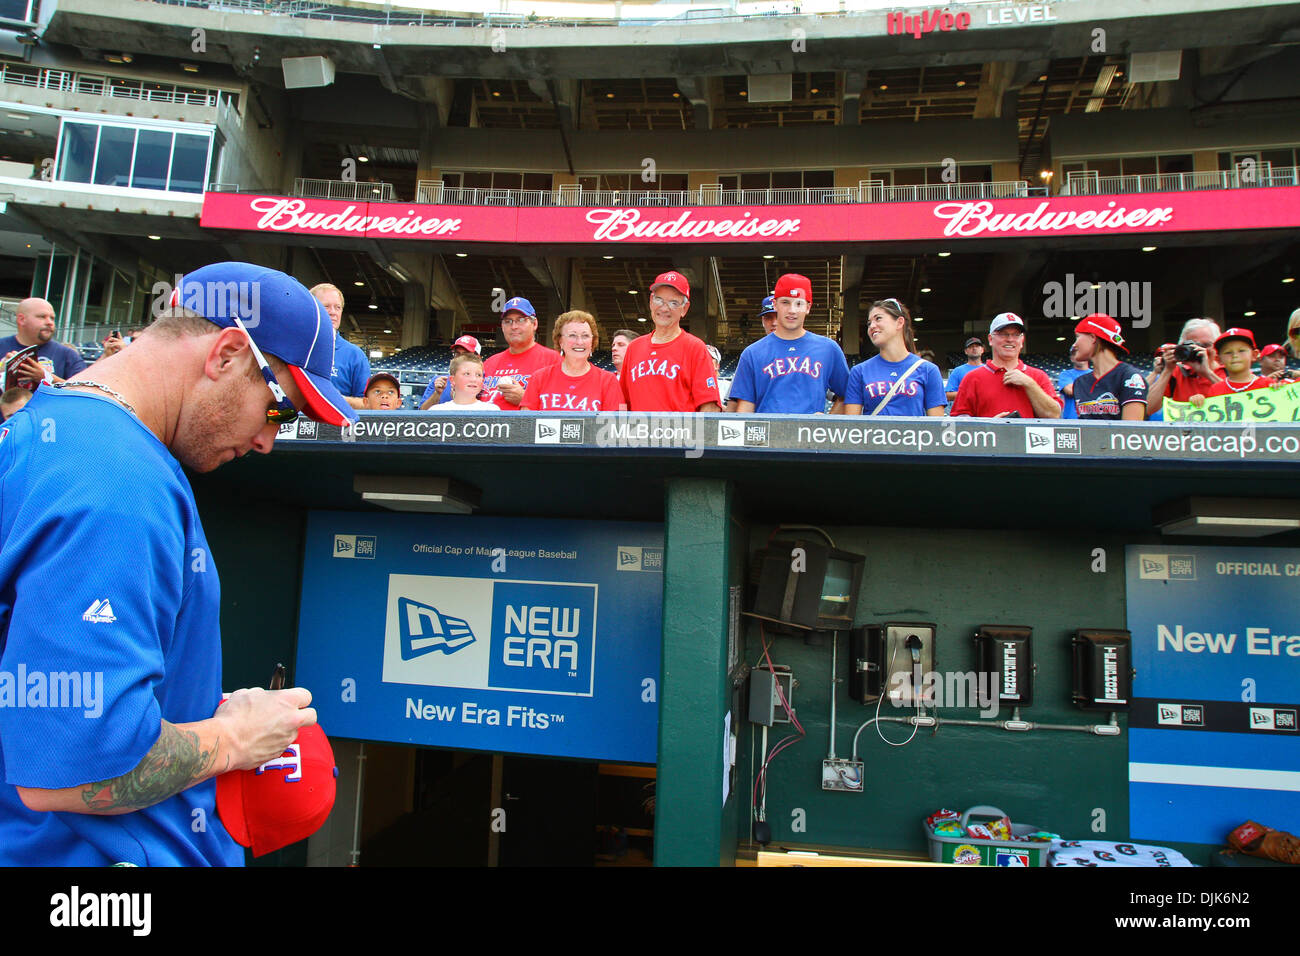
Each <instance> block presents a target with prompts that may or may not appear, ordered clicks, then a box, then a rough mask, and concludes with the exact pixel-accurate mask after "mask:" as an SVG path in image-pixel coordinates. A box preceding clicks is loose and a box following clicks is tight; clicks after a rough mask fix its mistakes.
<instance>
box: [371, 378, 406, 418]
mask: <svg viewBox="0 0 1300 956" xmlns="http://www.w3.org/2000/svg"><path fill="white" fill-rule="evenodd" d="M401 407H402V389H401V387H400V386H399V385H398V384H397V379H395V378H394V377H393V376H391V375H389V374H388V373H387V372H376V373H375V374H374V375H372V376H370V381H368V382H366V400H365V408H366V409H367V410H368V411H372V412H390V411H394V410H396V409H400V408H401Z"/></svg>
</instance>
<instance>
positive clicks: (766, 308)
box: [758, 295, 776, 319]
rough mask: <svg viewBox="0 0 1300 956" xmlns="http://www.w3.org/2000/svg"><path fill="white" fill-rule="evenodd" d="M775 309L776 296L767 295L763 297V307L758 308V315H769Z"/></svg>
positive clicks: (760, 316)
mask: <svg viewBox="0 0 1300 956" xmlns="http://www.w3.org/2000/svg"><path fill="white" fill-rule="evenodd" d="M775 311H776V296H774V295H769V296H765V297H764V299H763V307H762V308H761V309H759V310H758V317H759V318H760V319H761V318H762V317H763V316H765V315H771V314H772V313H774V312H775Z"/></svg>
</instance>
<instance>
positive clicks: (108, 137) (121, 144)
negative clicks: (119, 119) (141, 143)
mask: <svg viewBox="0 0 1300 956" xmlns="http://www.w3.org/2000/svg"><path fill="white" fill-rule="evenodd" d="M134 146H135V130H133V129H120V128H119V127H116V126H105V127H103V128H101V129H100V131H99V161H98V163H97V164H96V166H95V182H97V183H99V185H101V186H129V185H130V184H131V150H132V148H133V147H134Z"/></svg>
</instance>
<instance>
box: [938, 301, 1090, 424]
mask: <svg viewBox="0 0 1300 956" xmlns="http://www.w3.org/2000/svg"><path fill="white" fill-rule="evenodd" d="M989 346H990V347H991V348H992V350H993V355H992V358H990V359H989V360H988V361H987V362H985V363H984V364H983V365H981V366H980V367H979V368H977V369H975V371H973V372H971V373H969V374H968V375H967V376H966V377H965V378H963V379H962V380H961V387H960V388H958V390H957V399H956V401H954V402H953V404H952V413H953V415H954V416H957V415H974V416H975V417H977V418H1017V417H1018V418H1060V417H1061V409H1062V408H1063V407H1064V405H1065V403H1064V402H1063V401H1061V398H1060V396H1058V395H1057V394H1056V389H1055V388H1054V387H1053V386H1052V380H1051V379H1050V378H1048V377H1047V373H1046V372H1044V371H1043V370H1042V369H1040V368H1034V367H1033V366H1032V365H1026V364H1025V363H1024V362H1022V361H1020V353H1021V352H1022V351H1023V350H1024V347H1025V320H1024V319H1022V318H1021V317H1020V316H1018V315H1016V314H1015V313H1014V312H1003V313H1001V314H1000V315H998V316H997V317H996V318H994V319H993V322H992V324H990V325H989Z"/></svg>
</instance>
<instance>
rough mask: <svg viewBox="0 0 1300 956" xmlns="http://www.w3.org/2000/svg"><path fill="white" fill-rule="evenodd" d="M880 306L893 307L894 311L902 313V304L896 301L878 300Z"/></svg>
mask: <svg viewBox="0 0 1300 956" xmlns="http://www.w3.org/2000/svg"><path fill="white" fill-rule="evenodd" d="M880 304H881V305H892V306H893V307H894V309H895V311H897V312H902V311H903V303H901V302H899V301H898V300H897V299H881V300H880Z"/></svg>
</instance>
